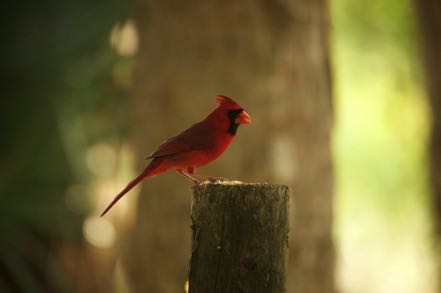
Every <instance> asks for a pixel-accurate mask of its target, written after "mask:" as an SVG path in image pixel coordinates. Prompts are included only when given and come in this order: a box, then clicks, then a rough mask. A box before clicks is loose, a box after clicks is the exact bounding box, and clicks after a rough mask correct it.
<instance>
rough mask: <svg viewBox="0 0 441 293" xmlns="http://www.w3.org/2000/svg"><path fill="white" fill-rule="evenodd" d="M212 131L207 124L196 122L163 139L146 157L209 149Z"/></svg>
mask: <svg viewBox="0 0 441 293" xmlns="http://www.w3.org/2000/svg"><path fill="white" fill-rule="evenodd" d="M211 135H212V133H211V132H210V130H209V129H207V126H206V125H204V124H202V123H196V124H194V125H193V126H191V127H190V128H188V129H187V130H185V131H183V132H181V133H180V134H178V135H176V136H174V137H171V138H169V139H167V140H166V141H164V142H163V143H162V144H161V145H160V146H159V147H158V149H157V150H156V151H154V152H153V153H151V154H150V155H149V156H148V157H147V159H152V158H160V157H167V156H171V155H175V154H181V153H186V152H190V151H195V150H201V149H209V148H210V145H209V144H210V136H211Z"/></svg>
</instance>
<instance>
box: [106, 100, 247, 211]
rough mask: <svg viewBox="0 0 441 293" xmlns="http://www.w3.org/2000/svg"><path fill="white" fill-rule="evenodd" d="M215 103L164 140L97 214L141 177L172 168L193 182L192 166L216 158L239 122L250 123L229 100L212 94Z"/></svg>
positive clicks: (206, 162)
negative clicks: (203, 117)
mask: <svg viewBox="0 0 441 293" xmlns="http://www.w3.org/2000/svg"><path fill="white" fill-rule="evenodd" d="M216 100H217V103H218V104H219V106H218V107H217V108H216V109H214V110H213V111H212V112H211V113H210V114H209V115H208V116H207V117H206V118H205V119H204V120H202V121H201V122H198V123H196V124H194V125H192V126H191V127H190V128H188V129H186V130H184V131H183V132H181V133H180V134H178V135H176V136H174V137H171V138H169V139H167V140H166V141H164V142H163V143H162V144H161V145H160V146H159V147H158V149H157V150H156V151H154V152H153V153H152V154H150V155H149V156H148V157H147V159H152V160H151V161H150V163H149V164H148V165H147V167H145V169H144V171H142V172H141V174H139V175H138V176H137V177H135V179H133V180H132V181H130V183H129V184H128V185H127V186H126V187H125V188H124V189H123V190H122V191H121V192H120V193H118V194H117V195H116V196H115V198H114V199H113V200H112V202H111V203H110V204H109V205H108V206H107V208H106V209H105V210H104V212H103V213H102V214H101V217H102V216H104V215H105V214H106V213H107V212H108V211H109V210H110V209H111V208H112V206H113V205H114V204H115V203H116V202H117V201H118V200H120V199H121V197H123V196H124V195H125V194H126V193H127V192H129V191H130V190H131V189H132V188H133V187H135V186H136V185H137V184H138V183H139V182H141V181H142V180H143V179H146V178H149V177H153V176H155V175H158V174H160V173H163V172H165V171H168V170H170V169H175V170H176V171H177V172H178V173H179V174H181V175H183V176H185V177H186V178H187V179H189V180H191V181H193V182H194V183H199V181H198V180H197V179H196V178H195V176H198V175H196V174H195V171H196V168H199V167H201V166H204V165H206V164H208V163H210V162H211V161H213V160H215V159H217V158H218V157H219V156H220V155H221V154H222V153H223V152H224V151H225V150H226V148H227V147H228V145H229V144H230V143H231V141H232V140H233V138H234V136H235V135H236V131H237V128H238V127H239V125H240V124H250V123H251V118H250V116H249V115H248V113H247V112H245V110H244V109H243V108H242V107H241V106H240V105H239V104H238V103H236V102H235V101H234V100H233V99H231V98H228V97H225V96H216Z"/></svg>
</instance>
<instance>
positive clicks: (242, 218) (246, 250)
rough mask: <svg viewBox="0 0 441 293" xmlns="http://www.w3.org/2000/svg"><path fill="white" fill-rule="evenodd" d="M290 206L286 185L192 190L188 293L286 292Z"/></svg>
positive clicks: (215, 186)
mask: <svg viewBox="0 0 441 293" xmlns="http://www.w3.org/2000/svg"><path fill="white" fill-rule="evenodd" d="M288 205H289V189H288V187H287V186H284V185H274V184H260V183H256V184H248V183H241V182H237V181H234V182H222V183H203V184H200V185H197V186H194V187H193V199H192V208H191V219H192V230H193V240H192V255H191V260H190V267H189V292H190V293H208V292H209V293H236V292H240V293H248V292H250V293H251V292H252V293H259V292H262V293H264V292H265V293H281V292H286V284H285V283H286V268H287V260H288V230H289V221H288V219H289V217H288Z"/></svg>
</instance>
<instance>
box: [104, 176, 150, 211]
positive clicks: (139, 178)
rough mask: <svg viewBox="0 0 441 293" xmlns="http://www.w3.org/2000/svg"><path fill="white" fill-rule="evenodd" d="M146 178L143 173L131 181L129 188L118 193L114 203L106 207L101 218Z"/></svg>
mask: <svg viewBox="0 0 441 293" xmlns="http://www.w3.org/2000/svg"><path fill="white" fill-rule="evenodd" d="M145 177H146V174H145V172H142V173H141V174H139V175H138V176H137V177H135V179H133V180H132V181H130V182H129V184H127V186H126V187H125V188H124V189H123V190H121V192H120V193H118V194H117V195H116V196H115V197H114V198H113V200H112V202H110V204H109V205H108V206H107V207H106V209H105V210H104V212H103V213H102V214H101V216H100V217H102V216H104V215H105V214H106V213H107V212H108V211H109V210H110V209H111V208H112V207H113V206H114V205H115V204H116V203H117V202H118V201H119V200H120V199H121V198H122V197H123V196H124V195H125V194H126V193H127V192H129V191H130V190H131V189H132V188H133V187H135V186H136V185H137V184H138V183H139V182H141V181H142V179H144V178H145Z"/></svg>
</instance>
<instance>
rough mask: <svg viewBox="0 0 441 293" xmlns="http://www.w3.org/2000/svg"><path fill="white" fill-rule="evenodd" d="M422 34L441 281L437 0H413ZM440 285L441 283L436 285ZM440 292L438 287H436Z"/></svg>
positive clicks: (440, 17) (440, 25) (440, 18)
mask: <svg viewBox="0 0 441 293" xmlns="http://www.w3.org/2000/svg"><path fill="white" fill-rule="evenodd" d="M415 4H416V8H417V9H416V10H417V13H418V18H419V23H420V30H421V36H422V39H421V40H422V53H423V61H424V70H425V73H426V83H427V92H428V98H429V105H430V109H431V112H432V131H431V134H430V144H429V157H430V159H429V163H430V181H431V186H432V192H431V194H432V205H431V206H432V208H433V213H432V215H433V223H434V231H435V237H436V238H437V239H436V242H437V248H438V251H437V253H438V267H439V269H438V271H439V274H438V280H439V282H438V283H439V284H441V6H440V3H439V1H437V0H415ZM440 286H441V285H440ZM438 290H439V291H440V292H441V288H439V289H438Z"/></svg>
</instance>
